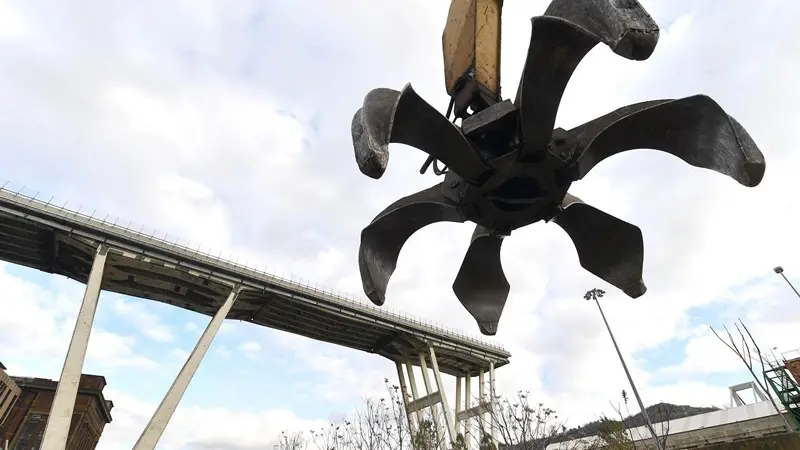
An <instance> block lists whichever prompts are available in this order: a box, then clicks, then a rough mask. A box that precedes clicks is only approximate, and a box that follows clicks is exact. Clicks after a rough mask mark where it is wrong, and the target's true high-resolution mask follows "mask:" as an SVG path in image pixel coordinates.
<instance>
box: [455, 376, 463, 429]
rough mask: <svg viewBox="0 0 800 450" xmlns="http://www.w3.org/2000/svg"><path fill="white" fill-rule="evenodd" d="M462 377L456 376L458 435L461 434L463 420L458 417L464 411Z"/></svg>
mask: <svg viewBox="0 0 800 450" xmlns="http://www.w3.org/2000/svg"><path fill="white" fill-rule="evenodd" d="M461 378H462V377H456V416H455V417H456V436H458V435H459V434H461V421H460V420H459V419H458V413H460V412H461V411H463V409H461Z"/></svg>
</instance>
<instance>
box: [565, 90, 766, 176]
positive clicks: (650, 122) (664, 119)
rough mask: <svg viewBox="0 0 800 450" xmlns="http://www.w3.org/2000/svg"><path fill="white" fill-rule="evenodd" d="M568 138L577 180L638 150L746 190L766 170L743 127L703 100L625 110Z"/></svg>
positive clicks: (701, 97) (654, 103)
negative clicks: (732, 181) (680, 162)
mask: <svg viewBox="0 0 800 450" xmlns="http://www.w3.org/2000/svg"><path fill="white" fill-rule="evenodd" d="M567 135H568V136H569V138H568V139H570V140H572V141H573V144H574V145H575V151H576V164H575V167H574V174H573V177H574V179H576V180H577V179H581V178H583V177H584V176H585V175H586V174H587V173H588V172H589V171H590V170H591V169H592V168H594V167H595V166H596V165H597V164H599V163H600V162H601V161H603V160H604V159H606V158H608V157H609V156H613V155H615V154H617V153H620V152H624V151H627V150H633V149H640V148H641V149H655V150H661V151H664V152H666V153H669V154H671V155H674V156H677V157H678V158H680V159H682V160H683V161H685V162H686V163H688V164H690V165H692V166H695V167H700V168H704V169H710V170H713V171H716V172H719V173H721V174H723V175H727V176H729V177H731V178H733V179H735V180H736V181H738V182H739V183H740V184H742V185H744V186H748V187H753V186H757V185H758V184H759V183H760V182H761V180H762V179H763V177H764V171H765V168H766V163H765V161H764V155H763V154H762V153H761V150H759V148H758V146H756V144H755V142H753V139H752V138H751V137H750V135H749V134H748V133H747V131H746V130H745V129H744V128H743V127H742V125H741V124H739V122H737V121H736V120H735V119H734V118H733V117H730V116H729V115H728V114H727V113H725V111H724V110H723V109H722V107H720V106H719V104H717V102H715V101H714V100H712V99H711V98H710V97H708V96H705V95H695V96H692V97H686V98H682V99H678V100H655V101H650V102H643V103H637V104H633V105H629V106H625V107H623V108H620V109H618V110H616V111H614V112H612V113H609V114H606V115H605V116H602V117H600V118H598V119H595V120H593V121H591V122H588V123H586V124H584V125H581V126H579V127H577V128H574V129H572V130H570V131H568V132H567Z"/></svg>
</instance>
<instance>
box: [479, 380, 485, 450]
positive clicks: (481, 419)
mask: <svg viewBox="0 0 800 450" xmlns="http://www.w3.org/2000/svg"><path fill="white" fill-rule="evenodd" d="M484 373H485V371H484V370H483V369H482V368H481V369H480V370H479V371H478V426H479V427H480V428H481V436H480V439H483V435H484V434H485V433H486V431H487V430H486V411H485V410H484V409H483V405H484V403H486V389H485V384H486V376H485V375H484Z"/></svg>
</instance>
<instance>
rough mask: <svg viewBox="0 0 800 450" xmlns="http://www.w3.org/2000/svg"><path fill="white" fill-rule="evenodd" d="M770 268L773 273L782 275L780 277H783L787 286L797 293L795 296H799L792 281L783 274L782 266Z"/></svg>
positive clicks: (799, 293)
mask: <svg viewBox="0 0 800 450" xmlns="http://www.w3.org/2000/svg"><path fill="white" fill-rule="evenodd" d="M772 270H773V271H774V272H775V273H777V274H778V275H780V276H782V277H783V279H784V280H786V284H788V285H789V287H790V288H792V290H793V291H794V293H795V295H797V298H800V292H797V289H795V287H794V285H793V284H792V282H791V281H789V279H788V278H786V275H784V273H783V267H781V266H778V267H776V268H774V269H772Z"/></svg>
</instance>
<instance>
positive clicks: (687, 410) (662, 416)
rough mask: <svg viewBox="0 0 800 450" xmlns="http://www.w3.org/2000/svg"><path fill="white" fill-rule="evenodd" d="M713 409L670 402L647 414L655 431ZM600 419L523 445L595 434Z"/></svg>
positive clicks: (634, 420) (630, 420)
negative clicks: (544, 439)
mask: <svg viewBox="0 0 800 450" xmlns="http://www.w3.org/2000/svg"><path fill="white" fill-rule="evenodd" d="M713 411H719V408H715V407H697V406H689V405H673V404H671V403H658V404H655V405H653V406H650V407H648V408H647V415H648V416H649V417H650V420H651V421H652V422H653V425H655V426H656V431H657V432H658V431H660V428H658V425H656V424H657V423H659V422H665V421H668V420H675V419H682V418H684V417H691V416H696V415H698V414H705V413H709V412H713ZM608 418H609V419H611V420H614V419H617V420H619V417H608ZM624 423H625V427H626V428H635V427H639V426H642V425H644V424H645V422H644V416H642V413H641V412H640V413H638V414H634V415H632V416H628V417H626V418H625V420H624ZM600 425H601V422H600V420H599V419H598V420H595V421H592V422H589V423H587V424H585V425H583V426H580V427H577V428H571V429H569V430H567V431H566V432H565V433H564V434H563V435H561V436H559V437H558V438H555V439H551V440H550V441H549V442H537V443H534V444H533V446H528V445H525V446H524V447H525V448H536V449H538V448H542V449H543V448H544V447H545V446H546V445H547V444H549V443H556V442H564V441H569V440H572V439H579V438H582V437H588V436H595V435H597V434H598V433H599V431H600ZM503 447H504V446H501V450H514V449H513V448H509V447H505V448H503ZM520 447H523V446H520Z"/></svg>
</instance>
